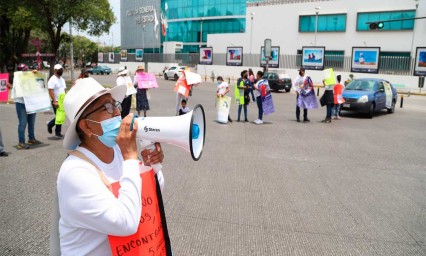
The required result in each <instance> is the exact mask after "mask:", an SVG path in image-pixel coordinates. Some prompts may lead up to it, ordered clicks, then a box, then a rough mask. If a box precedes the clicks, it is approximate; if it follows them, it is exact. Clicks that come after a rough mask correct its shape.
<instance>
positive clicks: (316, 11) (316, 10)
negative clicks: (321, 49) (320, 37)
mask: <svg viewBox="0 0 426 256" xmlns="http://www.w3.org/2000/svg"><path fill="white" fill-rule="evenodd" d="M320 9H321V7H315V13H316V15H315V44H314V46H317V33H318V13H319V10H320Z"/></svg>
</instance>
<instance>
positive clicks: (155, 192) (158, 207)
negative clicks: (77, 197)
mask: <svg viewBox="0 0 426 256" xmlns="http://www.w3.org/2000/svg"><path fill="white" fill-rule="evenodd" d="M141 178H142V215H141V219H140V222H139V227H138V230H137V232H136V233H135V234H133V235H130V236H112V235H108V240H109V244H110V247H111V252H112V255H113V256H142V255H143V256H145V255H146V256H154V255H155V256H171V255H172V254H171V247H170V239H169V235H168V231H167V224H166V219H165V214H164V208H163V200H162V197H161V190H160V186H159V184H158V181H157V178H156V176H155V174H154V171H153V170H152V169H151V170H150V171H147V172H143V173H141ZM111 187H112V193H113V194H114V196H115V197H118V192H119V190H120V183H119V182H115V183H113V184H111Z"/></svg>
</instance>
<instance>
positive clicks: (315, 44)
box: [314, 12, 318, 46]
mask: <svg viewBox="0 0 426 256" xmlns="http://www.w3.org/2000/svg"><path fill="white" fill-rule="evenodd" d="M317 33H318V12H317V14H316V16H315V43H314V46H317Z"/></svg>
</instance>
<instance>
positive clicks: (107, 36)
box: [65, 0, 121, 46]
mask: <svg viewBox="0 0 426 256" xmlns="http://www.w3.org/2000/svg"><path fill="white" fill-rule="evenodd" d="M108 2H109V4H110V5H111V8H112V11H113V12H114V16H115V18H116V22H115V24H114V25H112V26H111V28H110V30H109V33H104V34H103V35H101V36H99V37H97V36H89V35H88V34H87V33H85V32H82V31H77V30H75V31H74V30H73V34H75V35H81V36H85V37H87V38H89V39H90V40H92V41H93V42H98V41H99V42H101V43H105V45H106V46H111V44H112V43H114V46H119V45H121V32H120V0H108ZM66 30H68V28H66V29H65V31H66ZM66 32H69V31H66Z"/></svg>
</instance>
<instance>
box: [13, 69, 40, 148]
mask: <svg viewBox="0 0 426 256" xmlns="http://www.w3.org/2000/svg"><path fill="white" fill-rule="evenodd" d="M17 70H18V71H28V66H27V65H25V64H20V65H18V68H17ZM33 72H37V70H34V71H33ZM15 77H16V76H15ZM18 87H19V82H18V80H16V79H14V81H13V89H12V98H13V99H14V101H15V108H16V114H17V115H18V140H19V143H18V145H17V146H16V148H17V149H29V148H30V145H38V144H41V142H40V141H38V140H36V138H35V132H34V126H35V119H36V114H35V113H31V114H28V113H27V109H26V107H25V101H24V98H23V97H17V96H16V95H17V93H16V90H17V88H18ZM27 124H28V143H25V129H26V127H27Z"/></svg>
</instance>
